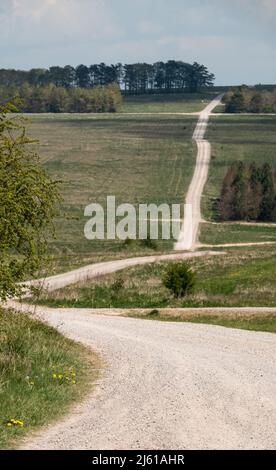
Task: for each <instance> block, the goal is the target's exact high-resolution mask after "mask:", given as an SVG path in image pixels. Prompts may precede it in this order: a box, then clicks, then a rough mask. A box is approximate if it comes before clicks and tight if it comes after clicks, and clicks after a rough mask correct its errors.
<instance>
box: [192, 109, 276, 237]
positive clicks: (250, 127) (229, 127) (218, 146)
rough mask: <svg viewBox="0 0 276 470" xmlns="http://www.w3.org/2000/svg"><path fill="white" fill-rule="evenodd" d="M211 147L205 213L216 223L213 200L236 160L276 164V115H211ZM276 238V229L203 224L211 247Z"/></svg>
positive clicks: (204, 234) (203, 203)
mask: <svg viewBox="0 0 276 470" xmlns="http://www.w3.org/2000/svg"><path fill="white" fill-rule="evenodd" d="M206 139H207V140H209V141H210V143H211V145H212V157H211V164H210V168H209V176H208V181H207V184H206V186H205V188H204V193H203V198H202V211H203V215H204V217H205V218H206V220H207V221H212V220H213V221H214V220H216V217H217V213H216V211H215V209H214V201H215V200H216V199H217V198H218V197H219V195H220V191H221V186H222V182H223V179H224V177H225V175H226V173H227V169H228V167H229V166H231V164H232V163H233V162H234V161H237V160H239V161H243V162H244V163H247V164H248V163H249V164H250V163H252V162H256V164H258V165H261V164H262V163H266V162H267V163H270V164H271V166H275V165H276V153H275V146H276V116H258V115H254V116H238V115H233V116H228V115H227V116H212V118H211V119H210V123H209V126H208V129H207V133H206ZM275 239H276V227H275V226H274V227H273V226H271V227H270V228H269V227H264V226H262V225H261V224H260V225H259V226H256V227H252V226H249V225H243V224H231V223H229V224H223V225H211V224H202V225H201V235H200V241H201V242H202V243H208V244H220V243H239V242H259V241H260V242H262V241H270V240H271V241H273V240H275Z"/></svg>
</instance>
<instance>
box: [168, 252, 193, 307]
mask: <svg viewBox="0 0 276 470" xmlns="http://www.w3.org/2000/svg"><path fill="white" fill-rule="evenodd" d="M163 284H164V286H165V287H167V289H169V290H170V291H171V292H172V293H173V295H174V296H175V297H178V298H179V297H184V296H185V295H187V294H189V293H191V292H192V291H193V289H194V286H195V273H194V272H193V270H192V269H191V267H190V265H189V264H188V263H187V262H183V261H181V262H179V263H175V264H172V265H171V266H169V267H168V269H167V271H166V274H165V276H164V279H163Z"/></svg>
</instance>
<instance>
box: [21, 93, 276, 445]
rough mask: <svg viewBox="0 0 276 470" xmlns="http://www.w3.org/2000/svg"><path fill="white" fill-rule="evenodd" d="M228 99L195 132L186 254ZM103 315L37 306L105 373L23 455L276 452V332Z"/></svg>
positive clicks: (71, 276) (80, 276) (67, 277)
mask: <svg viewBox="0 0 276 470" xmlns="http://www.w3.org/2000/svg"><path fill="white" fill-rule="evenodd" d="M220 99H221V96H219V97H218V98H216V100H214V101H213V102H212V103H210V104H209V105H208V107H207V108H206V109H205V110H204V111H203V112H202V113H201V115H200V119H199V122H198V125H197V128H196V130H195V133H194V139H195V140H196V142H197V145H198V157H197V164H196V169H195V174H194V177H193V180H192V183H191V185H190V188H189V192H188V195H187V200H186V203H188V204H191V205H192V211H191V213H190V214H186V217H185V221H184V224H183V228H182V235H181V237H180V240H179V242H178V244H177V245H176V247H175V248H176V249H177V250H180V249H181V250H186V249H193V248H194V246H195V244H196V240H197V233H198V227H199V223H200V219H201V215H200V199H201V194H202V191H203V187H204V184H205V181H206V178H207V175H208V164H209V159H210V145H209V143H208V142H206V141H205V140H204V135H205V131H206V127H207V124H208V119H209V114H210V112H211V111H212V109H213V108H214V107H215V106H217V104H219V102H220ZM191 227H192V229H191ZM187 236H188V238H187ZM187 240H188V241H187ZM208 254H209V255H211V254H212V255H221V253H218V252H215V253H212V252H197V253H191V252H190V253H178V254H173V255H162V256H150V257H141V258H132V259H126V260H118V261H112V262H108V263H99V264H96V265H91V266H86V267H84V268H80V269H78V270H75V271H72V272H70V273H65V274H61V275H58V276H53V277H51V278H47V279H46V280H43V283H44V287H46V288H47V289H48V290H54V289H58V288H61V287H64V286H66V285H69V284H72V283H75V282H78V281H80V280H85V279H88V278H93V277H96V276H98V275H100V274H106V273H111V272H115V271H118V270H119V269H124V268H126V267H129V266H135V265H138V264H146V263H153V262H156V261H163V260H170V259H171V260H174V259H179V258H189V257H192V256H206V255H208ZM36 282H37V281H36ZM22 307H23V309H24V308H26V306H24V305H23V306H22ZM104 313H105V314H104V315H97V314H95V312H92V311H88V310H86V309H49V308H44V307H43V308H39V309H38V312H37V314H38V315H39V317H40V318H42V319H43V320H45V321H47V322H48V323H50V324H51V325H52V326H54V327H56V328H57V329H58V330H59V331H61V332H62V333H63V334H65V335H66V336H68V337H70V338H72V339H74V340H76V341H80V342H82V343H84V344H86V345H87V346H89V347H92V348H93V349H96V350H97V351H99V353H100V354H101V356H102V357H103V358H104V360H105V363H106V367H105V369H104V371H103V372H102V376H101V378H100V380H99V383H98V384H97V387H96V390H95V391H94V392H93V393H91V395H90V396H89V397H88V398H87V399H86V401H85V402H84V403H82V404H80V405H78V406H77V407H76V408H75V410H73V412H72V414H71V416H70V417H69V418H66V419H64V420H63V421H62V422H60V423H58V424H56V425H54V426H51V427H49V428H48V429H44V430H43V431H41V432H39V433H37V434H36V435H33V436H31V437H30V438H29V439H28V440H26V441H25V442H24V444H23V446H22V448H23V449H58V450H61V449H89V450H93V449H96V450H99V449H135V450H137V449H181V450H182V449H191V448H193V449H276V365H275V355H276V336H275V335H273V334H270V333H259V332H258V333H256V332H249V331H242V330H234V329H228V328H223V327H219V326H211V325H200V324H189V323H173V322H171V323H168V322H154V321H146V320H139V319H134V318H123V317H119V316H116V312H113V311H112V309H111V310H109V312H106V311H105V312H104ZM107 314H108V316H106V315H107Z"/></svg>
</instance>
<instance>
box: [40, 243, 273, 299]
mask: <svg viewBox="0 0 276 470" xmlns="http://www.w3.org/2000/svg"><path fill="white" fill-rule="evenodd" d="M275 255H276V246H273V248H271V247H262V248H258V249H257V248H255V249H252V248H251V249H235V250H234V249H231V250H228V252H227V254H226V255H222V256H221V257H220V256H219V257H207V258H197V259H196V258H195V259H194V260H193V261H192V266H193V267H194V269H195V271H196V274H197V284H196V289H195V292H194V294H193V295H191V296H189V297H187V298H186V299H175V298H173V297H172V296H171V295H170V293H169V292H168V291H167V289H166V288H165V287H164V286H163V284H162V278H163V276H164V273H165V270H166V266H167V263H158V264H155V265H147V266H141V267H135V268H129V269H127V270H125V271H123V272H119V273H115V274H111V275H107V276H104V277H101V278H100V279H99V280H94V281H87V282H86V283H81V284H79V285H75V286H69V287H67V288H64V289H61V290H59V291H57V292H52V293H49V294H48V295H46V294H44V297H42V298H41V300H40V302H41V303H43V304H47V305H50V306H56V307H63V306H64V307H65V306H66V307H67V306H69V307H122V308H136V307H137V308H138V307H139V308H161V307H195V308H196V307H212V306H215V307H219V306H234V307H236V306H237V307H239V306H276V296H275V294H276V263H275ZM118 280H119V281H120V280H123V287H121V288H120V287H118V286H119V284H118Z"/></svg>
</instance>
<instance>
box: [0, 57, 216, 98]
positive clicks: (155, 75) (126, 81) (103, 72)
mask: <svg viewBox="0 0 276 470" xmlns="http://www.w3.org/2000/svg"><path fill="white" fill-rule="evenodd" d="M214 80H215V76H214V75H213V74H212V73H210V72H209V71H208V69H207V67H205V66H204V65H200V64H198V63H197V62H194V63H193V64H188V63H185V62H182V61H175V60H169V61H168V62H156V63H154V64H146V63H136V64H125V65H123V64H120V63H119V64H116V65H106V64H104V63H101V64H94V65H90V66H86V65H83V64H81V65H78V66H77V67H76V68H74V67H72V66H70V65H66V66H65V67H58V66H55V67H50V68H49V69H41V68H37V69H32V70H29V71H23V70H11V69H9V70H6V69H1V70H0V86H5V87H10V86H14V87H21V86H22V85H23V84H25V83H28V84H29V85H31V86H47V85H50V84H53V85H55V86H56V87H62V88H75V87H79V88H93V87H96V86H106V85H109V84H112V83H114V82H116V83H118V85H119V86H120V88H121V89H122V90H124V92H126V93H137V94H138V93H150V92H152V93H153V92H157V93H158V92H175V91H184V90H187V91H189V92H191V93H195V92H198V91H199V90H200V89H201V88H202V87H209V86H212V85H213V84H214Z"/></svg>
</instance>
